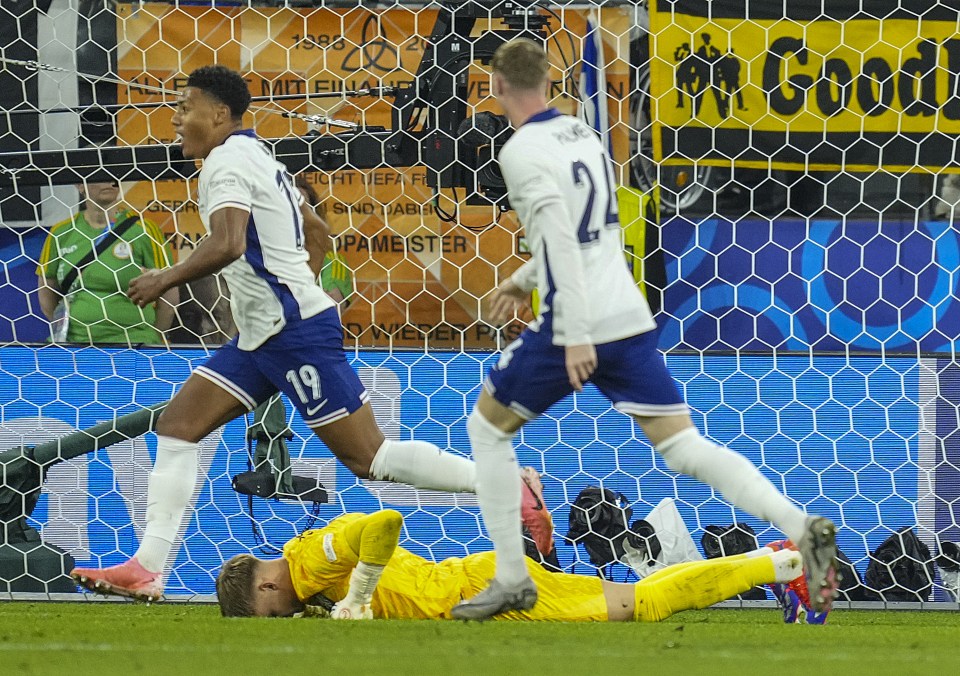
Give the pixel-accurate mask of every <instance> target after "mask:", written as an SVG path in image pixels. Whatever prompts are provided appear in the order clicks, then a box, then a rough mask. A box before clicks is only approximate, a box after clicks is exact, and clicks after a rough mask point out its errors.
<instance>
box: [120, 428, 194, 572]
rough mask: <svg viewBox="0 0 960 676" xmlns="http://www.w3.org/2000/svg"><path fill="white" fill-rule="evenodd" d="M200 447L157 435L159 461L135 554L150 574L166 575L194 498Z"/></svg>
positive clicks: (152, 475) (156, 465)
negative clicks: (168, 562) (185, 513)
mask: <svg viewBox="0 0 960 676" xmlns="http://www.w3.org/2000/svg"><path fill="white" fill-rule="evenodd" d="M198 447H199V444H196V443H194V442H191V441H182V440H180V439H174V438H173V437H164V436H159V435H158V436H157V461H156V462H155V463H154V464H153V471H152V472H151V473H150V483H149V485H148V487H147V526H146V530H145V531H144V534H143V539H142V540H141V541H140V548H139V549H138V550H137V553H136V554H134V558H136V559H137V561H139V562H140V565H142V566H143V567H144V568H146V569H147V570H149V571H151V572H154V573H162V572H163V568H164V565H165V564H166V561H167V556H168V555H169V554H170V550H171V549H172V548H173V542H174V540H176V539H177V531H179V530H180V522H181V521H182V520H183V513H184V511H185V510H186V508H187V505H188V504H190V498H191V497H193V487H194V484H195V483H196V481H197V449H198Z"/></svg>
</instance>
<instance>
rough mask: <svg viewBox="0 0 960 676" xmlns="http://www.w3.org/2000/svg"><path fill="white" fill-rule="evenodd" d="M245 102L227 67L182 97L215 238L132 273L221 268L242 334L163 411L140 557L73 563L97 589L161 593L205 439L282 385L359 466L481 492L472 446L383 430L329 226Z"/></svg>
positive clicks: (198, 79)
mask: <svg viewBox="0 0 960 676" xmlns="http://www.w3.org/2000/svg"><path fill="white" fill-rule="evenodd" d="M249 104H250V92H249V90H248V89H247V85H246V82H245V81H244V80H243V78H242V77H241V76H240V75H239V74H238V73H236V72H234V71H232V70H229V69H228V68H225V67H223V66H205V67H203V68H199V69H197V70H195V71H193V72H192V73H191V74H190V76H189V77H188V79H187V84H186V87H185V88H184V90H183V92H182V94H181V97H180V100H179V102H178V103H177V110H176V113H175V114H174V116H173V126H174V129H175V131H176V133H177V136H178V137H179V138H180V140H181V144H182V148H183V155H184V157H187V158H191V159H202V160H203V161H204V162H203V168H202V169H201V171H200V178H199V189H198V204H199V210H200V217H201V220H202V221H203V224H204V226H205V227H206V229H207V231H208V236H207V237H206V238H205V239H204V240H203V241H202V242H201V243H200V244H199V245H198V246H197V248H196V249H195V250H194V251H193V253H192V254H191V256H190V257H189V258H188V259H186V260H185V261H183V262H180V263H178V264H177V265H174V266H173V267H170V268H166V269H164V270H149V271H147V272H145V273H144V274H143V275H141V276H140V277H137V278H136V279H134V280H133V281H132V282H131V283H130V287H129V293H128V295H129V296H130V298H131V300H133V301H134V302H135V303H136V304H137V305H139V306H141V307H144V306H146V305H148V304H150V303H152V302H154V301H155V300H156V299H157V298H159V297H160V296H162V295H163V294H164V293H165V292H166V290H167V289H171V288H174V287H176V286H178V285H180V284H184V283H186V282H189V281H191V280H194V279H198V278H200V277H203V276H205V275H209V274H211V273H214V272H217V271H219V270H221V269H223V272H224V276H225V278H226V280H227V283H228V284H229V286H230V290H231V294H232V297H231V310H232V312H233V316H234V319H235V320H236V324H237V328H238V331H239V335H238V336H237V337H236V338H234V339H233V340H232V341H231V342H230V343H228V344H226V345H223V346H222V347H220V348H219V349H218V350H217V351H216V352H215V353H214V355H213V356H212V357H211V358H210V359H209V360H208V361H207V362H206V363H205V364H204V365H203V366H200V367H198V368H197V369H196V370H194V372H193V373H192V374H191V375H190V377H189V378H188V379H187V381H186V383H184V385H183V387H182V388H181V389H180V391H179V392H177V394H176V396H174V398H173V399H172V400H171V401H170V403H169V404H167V406H166V408H165V409H164V411H163V413H162V414H161V416H160V419H159V420H158V422H157V427H156V433H157V458H156V462H155V463H154V467H153V471H152V473H151V474H150V481H149V484H148V492H147V513H146V528H145V532H144V536H143V540H142V541H141V543H140V546H139V548H138V549H137V552H136V554H135V555H134V557H133V558H132V559H130V560H128V561H126V562H124V563H122V564H120V565H117V566H113V567H111V568H106V569H83V568H77V569H74V570H73V571H72V573H71V575H72V576H73V577H74V578H75V579H76V580H77V581H78V582H79V583H80V584H82V585H83V586H85V587H87V588H88V589H91V590H94V591H99V592H102V593H113V594H118V595H122V596H129V597H132V598H136V599H140V600H147V601H150V600H156V599H158V598H159V597H160V596H161V595H162V593H163V569H164V567H165V564H166V561H167V558H168V556H169V554H170V551H171V548H172V543H173V542H174V540H175V539H176V536H177V532H178V530H179V528H180V522H181V520H182V519H183V514H184V511H185V510H186V507H187V504H188V503H189V501H190V498H191V496H192V494H193V488H194V483H195V481H196V476H197V448H198V442H199V441H200V440H201V439H203V438H204V437H205V436H207V435H208V434H210V432H212V431H213V430H215V429H217V428H218V427H220V426H221V425H223V424H225V423H227V422H229V421H230V420H232V419H234V418H236V417H237V416H239V415H241V414H243V413H245V412H247V411H250V410H252V409H253V408H255V407H256V406H257V404H259V403H261V402H263V401H265V400H266V399H267V398H269V397H270V396H271V395H273V394H274V393H275V392H277V390H280V391H282V392H283V393H284V394H286V395H287V396H288V397H289V398H290V400H291V401H292V402H293V404H294V405H295V406H296V408H297V410H298V411H299V413H300V415H301V417H302V418H303V420H304V422H305V423H306V424H307V425H308V426H309V427H310V428H312V429H313V430H314V432H315V433H316V434H317V436H318V437H320V439H321V440H322V441H323V442H324V443H325V444H326V445H327V447H328V448H329V449H330V451H331V452H332V453H333V454H334V455H335V456H336V457H337V458H339V459H340V461H341V462H342V463H343V464H344V465H346V466H347V468H348V469H350V470H351V471H352V472H353V473H354V474H356V475H357V476H358V477H360V478H371V479H378V480H384V481H397V482H404V483H408V484H412V485H414V486H417V487H419V488H428V489H434V490H443V491H452V492H460V491H468V492H473V491H474V487H475V481H476V474H475V470H474V465H473V462H471V461H470V460H468V459H467V458H463V457H459V456H457V455H453V454H450V453H444V452H441V451H440V449H439V448H437V447H436V446H435V445H433V444H430V443H427V442H423V441H392V440H390V439H385V438H384V436H383V433H382V432H381V431H380V428H379V427H377V423H376V420H375V418H374V415H373V410H372V409H371V407H370V403H369V401H368V395H367V392H366V390H365V389H364V387H363V385H362V384H361V383H360V379H359V378H358V377H357V374H356V373H354V371H353V370H352V369H351V368H350V365H349V364H348V363H347V359H346V356H345V355H344V352H343V328H342V327H341V324H340V317H339V314H338V313H337V308H336V305H335V303H334V301H333V300H332V299H331V298H330V296H328V295H327V294H326V293H324V292H323V290H322V289H321V288H320V286H318V285H317V283H316V280H317V276H318V275H319V274H320V266H321V265H322V262H323V259H324V255H325V254H326V251H327V249H328V248H329V246H330V238H329V233H328V231H327V229H326V226H325V224H324V223H323V221H322V220H320V218H319V216H317V214H316V213H314V212H313V210H312V209H308V208H301V207H302V205H303V198H302V197H301V196H300V193H299V191H298V190H297V189H296V188H295V187H294V185H293V181H292V180H291V177H290V175H289V174H288V173H287V171H286V168H285V167H284V166H283V165H282V164H280V163H279V162H277V160H276V159H274V157H273V155H272V154H271V152H270V150H269V149H268V148H267V147H266V146H265V145H264V144H263V143H261V142H260V141H259V140H258V139H257V137H256V134H255V133H254V132H253V131H252V130H250V129H244V128H243V124H242V117H243V114H244V112H246V110H247V108H248V106H249ZM518 476H520V475H519V474H518ZM521 480H524V479H521ZM528 485H529V483H528ZM531 490H533V489H532V488H531ZM528 492H529V491H528ZM529 498H530V499H529V500H528V504H530V505H532V507H531V510H530V512H529V513H530V515H531V518H532V519H534V520H547V521H549V513H548V512H547V510H544V509H542V508H541V509H539V510H537V509H536V507H537V506H538V505H541V504H542V501H541V498H540V496H539V495H533V494H532V493H531V495H530V496H529Z"/></svg>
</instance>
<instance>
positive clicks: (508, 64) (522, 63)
mask: <svg viewBox="0 0 960 676" xmlns="http://www.w3.org/2000/svg"><path fill="white" fill-rule="evenodd" d="M490 67H491V68H492V69H493V72H494V73H499V74H500V76H501V77H503V79H504V80H505V81H506V83H507V84H508V85H509V86H510V87H511V88H512V89H522V90H531V89H532V90H539V89H543V86H544V84H545V83H546V80H547V73H548V72H549V70H550V62H549V61H548V60H547V53H546V52H545V51H543V47H541V46H540V45H538V44H537V43H536V42H534V41H533V40H531V39H530V38H514V39H513V40H510V41H509V42H505V43H504V44H502V45H500V47H498V48H497V51H496V52H495V53H494V55H493V59H492V60H491V61H490Z"/></svg>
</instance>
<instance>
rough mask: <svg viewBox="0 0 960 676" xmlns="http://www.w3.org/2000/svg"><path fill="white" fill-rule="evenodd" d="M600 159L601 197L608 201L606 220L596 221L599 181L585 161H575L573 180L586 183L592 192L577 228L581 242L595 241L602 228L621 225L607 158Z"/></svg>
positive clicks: (605, 208)
mask: <svg viewBox="0 0 960 676" xmlns="http://www.w3.org/2000/svg"><path fill="white" fill-rule="evenodd" d="M600 161H601V162H602V166H603V168H604V169H603V172H601V173H602V174H603V185H602V186H599V187H600V188H601V194H600V197H601V198H604V197H605V198H606V203H605V204H604V207H603V219H604V222H603V223H602V224H601V223H594V218H593V205H594V202H595V201H596V199H597V188H598V186H597V182H596V181H595V180H594V178H593V174H592V173H591V172H590V167H588V166H587V165H586V164H585V163H584V162H583V161H581V160H577V161H576V162H574V163H573V182H574V184H575V185H577V186H582V185H584V184H586V185H587V187H588V188H589V189H590V194H588V195H587V205H586V206H585V207H584V209H583V215H582V216H581V217H580V225H579V227H578V228H577V239H579V240H580V244H590V243H591V242H595V241H597V240H598V239H599V238H600V228H601V227H603V226H606V227H608V228H612V227H617V228H619V227H620V219H619V218H618V217H617V212H616V211H614V209H613V205H614V204H615V202H614V201H613V200H614V195H613V189H612V188H611V187H610V175H609V173H608V172H607V158H606V157H605V156H601V158H600Z"/></svg>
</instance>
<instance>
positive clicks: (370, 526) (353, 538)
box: [330, 509, 403, 620]
mask: <svg viewBox="0 0 960 676" xmlns="http://www.w3.org/2000/svg"><path fill="white" fill-rule="evenodd" d="M402 526H403V517H402V516H401V515H400V513H399V512H396V511H394V510H392V509H384V510H382V511H379V512H374V513H373V514H370V515H369V516H365V517H363V518H361V519H358V520H357V521H354V522H353V523H351V524H350V525H349V526H348V527H347V528H346V529H345V530H344V538H345V540H346V542H347V544H348V545H349V547H350V548H351V549H352V550H353V551H354V552H356V554H357V558H358V559H359V560H358V562H357V565H356V567H355V568H354V569H353V572H352V573H351V575H350V587H349V589H348V590H347V595H346V596H344V598H343V600H341V601H339V602H338V603H337V604H336V605H335V606H334V607H333V610H331V611H330V617H332V618H333V619H335V620H368V619H373V608H372V603H373V592H374V591H375V590H376V588H377V583H378V582H380V576H381V575H383V569H384V568H385V567H386V565H387V563H388V562H389V561H390V557H392V556H393V553H394V551H396V549H397V546H398V545H399V544H400V528H401V527H402Z"/></svg>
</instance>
